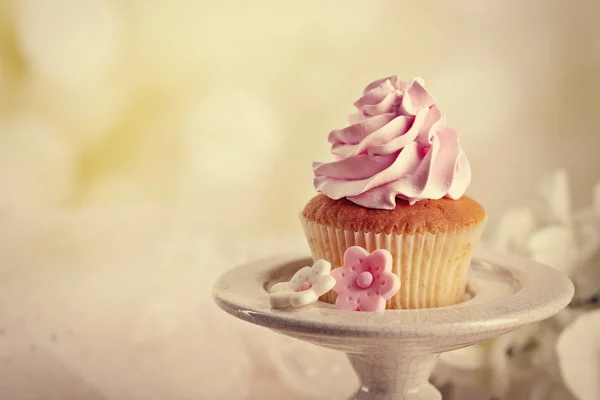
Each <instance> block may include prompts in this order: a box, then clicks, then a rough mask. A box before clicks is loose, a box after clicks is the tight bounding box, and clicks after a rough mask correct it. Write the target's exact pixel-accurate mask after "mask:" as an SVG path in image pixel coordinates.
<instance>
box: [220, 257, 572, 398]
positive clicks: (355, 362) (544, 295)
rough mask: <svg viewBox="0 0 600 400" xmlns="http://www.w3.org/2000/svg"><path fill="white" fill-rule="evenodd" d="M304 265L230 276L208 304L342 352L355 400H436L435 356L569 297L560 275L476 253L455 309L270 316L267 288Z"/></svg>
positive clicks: (536, 316)
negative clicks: (355, 381) (355, 383)
mask: <svg viewBox="0 0 600 400" xmlns="http://www.w3.org/2000/svg"><path fill="white" fill-rule="evenodd" d="M311 264H312V260H311V259H310V258H308V257H302V256H293V255H292V256H281V257H274V258H270V259H266V260H262V261H259V262H256V263H253V264H250V265H245V266H242V267H240V268H236V269H233V270H230V271H228V272H226V273H225V274H223V275H222V276H221V277H220V278H219V280H218V281H217V282H216V283H215V285H214V287H213V296H214V299H215V301H216V302H217V304H218V305H219V307H221V308H222V309H223V310H225V311H226V312H228V313H230V314H232V315H234V316H236V317H238V318H240V319H242V320H245V321H248V322H251V323H253V324H257V325H261V326H264V327H267V328H270V329H272V330H275V331H279V332H280V333H282V334H285V335H288V336H291V337H294V338H297V339H300V340H305V341H308V342H311V343H314V344H316V345H319V346H323V347H327V348H330V349H335V350H340V351H343V352H345V353H346V354H347V355H348V358H349V359H350V362H351V363H352V366H353V367H354V369H355V370H356V373H357V374H358V376H359V378H360V381H361V386H360V388H358V390H357V391H356V393H355V394H354V395H353V396H352V397H351V399H357V400H363V399H365V400H366V399H373V400H440V399H441V395H440V393H439V392H438V391H437V390H436V389H435V388H434V387H433V386H432V385H431V384H430V383H429V382H428V378H429V375H430V373H431V371H432V369H433V367H434V364H435V362H436V359H437V358H438V356H439V354H440V353H442V352H446V351H450V350H454V349H458V348H462V347H466V346H470V345H473V344H475V343H478V342H481V341H484V340H486V339H490V338H492V337H496V336H499V335H502V334H504V333H507V332H510V331H512V330H515V329H517V328H519V327H521V326H523V325H526V324H530V323H533V322H537V321H540V320H543V319H546V318H549V317H551V316H552V315H554V314H556V313H557V312H558V311H560V310H561V309H562V308H564V307H565V306H566V305H567V304H568V303H569V302H570V301H571V298H572V297H573V285H572V283H571V281H570V280H569V279H568V278H567V277H566V276H565V275H564V274H562V273H560V272H558V271H556V270H554V269H552V268H549V267H546V266H544V265H541V264H538V263H536V262H533V261H529V260H525V259H522V258H518V257H514V256H502V255H498V254H494V253H490V252H485V251H483V250H480V251H478V254H477V255H476V257H475V258H474V259H473V262H472V265H471V268H470V271H469V288H468V296H467V297H468V299H467V300H465V301H464V302H463V303H460V304H457V305H454V306H449V307H441V308H433V309H423V310H387V311H386V312H385V313H368V312H349V311H340V310H336V309H335V308H334V307H333V306H332V305H330V304H326V303H322V302H317V303H316V304H312V305H309V306H306V307H302V308H296V309H294V308H290V309H283V310H277V309H271V307H270V306H269V299H268V288H269V287H270V286H272V285H273V284H275V283H277V282H279V281H282V280H286V279H289V278H290V277H291V276H292V275H293V273H294V272H295V271H297V270H298V269H300V268H301V267H303V266H305V265H311ZM324 390H326V389H324Z"/></svg>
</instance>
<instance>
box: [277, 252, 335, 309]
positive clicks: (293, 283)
mask: <svg viewBox="0 0 600 400" xmlns="http://www.w3.org/2000/svg"><path fill="white" fill-rule="evenodd" d="M330 271H331V264H330V263H328V262H327V261H325V260H318V261H317V262H315V263H314V264H313V266H312V267H308V266H306V267H304V268H302V269H300V270H299V271H298V272H296V273H295V274H294V276H293V277H292V279H291V280H290V281H289V282H279V283H276V284H275V285H273V287H272V288H271V294H270V296H269V301H270V303H271V307H273V308H285V307H290V306H292V307H301V306H304V305H307V304H310V303H314V302H315V301H317V299H318V298H319V296H322V295H324V294H325V293H327V292H329V291H330V290H331V288H333V286H334V285H335V279H333V277H331V276H330V275H329V272H330Z"/></svg>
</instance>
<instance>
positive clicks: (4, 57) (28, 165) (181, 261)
mask: <svg viewBox="0 0 600 400" xmlns="http://www.w3.org/2000/svg"><path fill="white" fill-rule="evenodd" d="M599 17H600V7H599V6H598V4H597V2H595V1H593V0H579V1H577V2H575V3H573V2H564V1H560V0H550V1H548V0H531V1H527V2H522V1H518V0H504V1H486V2H478V1H468V0H444V1H440V2H436V3H435V4H434V3H430V2H410V3H409V2H398V1H380V2H362V1H345V2H339V1H330V2H318V1H305V2H300V3H294V4H292V3H290V2H280V1H279V2H278V1H253V2H234V1H218V2H217V1H214V2H206V1H197V0H196V1H187V0H178V1H166V0H164V1H163V0H152V1H142V0H2V1H1V2H0V188H1V189H0V218H2V224H0V225H1V226H0V235H1V236H0V242H1V243H0V260H1V261H0V263H1V264H2V265H1V267H2V268H1V270H0V278H1V281H2V283H0V289H1V292H2V294H1V295H0V299H1V300H2V302H0V306H1V307H2V308H0V312H2V314H1V315H2V318H1V319H0V322H1V321H4V322H2V324H3V325H0V339H3V340H4V345H3V347H1V350H0V368H1V369H2V376H6V377H9V376H10V377H11V379H10V381H11V383H10V384H9V383H8V380H7V381H6V382H0V391H2V392H3V393H10V395H9V396H8V397H6V399H8V400H12V399H15V400H18V399H61V400H67V399H90V400H94V399H109V398H110V399H141V400H146V399H155V398H156V399H163V400H164V399H188V398H189V399H192V398H206V399H210V398H215V399H220V398H229V399H233V398H262V399H265V398H267V399H268V398H270V397H269V396H270V395H269V396H268V395H267V394H265V393H271V394H272V393H277V390H284V389H281V388H282V387H283V388H285V385H283V384H282V382H283V381H285V380H286V379H287V378H286V376H288V375H289V374H288V375H286V374H287V373H288V372H289V370H287V372H285V373H283V372H281V371H279V373H277V371H271V372H265V371H267V369H265V368H269V367H268V366H264V365H263V366H260V365H258V366H257V364H256V357H254V356H252V351H251V350H247V349H248V348H254V349H255V351H263V350H264V349H262V350H261V349H260V346H259V345H258V344H256V343H255V344H254V347H252V345H251V344H248V339H249V338H250V337H254V336H257V335H260V334H262V333H259V332H258V331H255V330H252V328H246V327H243V326H241V325H235V321H233V319H229V318H228V317H227V316H225V315H223V316H221V313H219V312H218V311H214V310H213V308H212V304H211V302H210V296H209V294H208V293H209V288H210V284H211V283H212V281H213V280H214V278H215V277H216V276H217V275H218V273H219V272H220V271H222V270H223V269H226V268H229V267H231V266H233V265H235V264H237V263H241V262H245V261H248V260H249V259H252V258H254V257H258V256H264V255H268V254H270V253H271V252H272V251H274V250H275V249H277V250H282V249H286V248H297V247H298V246H300V247H301V248H304V247H302V246H304V243H303V242H302V238H301V236H300V235H301V229H300V225H299V223H298V221H297V213H298V212H299V211H300V210H301V209H302V207H303V205H304V204H305V203H306V202H307V201H308V199H309V198H310V197H311V196H313V195H314V189H313V187H312V169H311V162H312V161H316V160H320V161H325V160H327V159H328V158H329V144H328V143H327V140H326V139H327V134H328V133H329V131H330V130H332V129H334V128H339V127H342V126H344V125H345V124H346V122H347V120H346V117H347V115H348V114H350V112H351V111H352V103H353V102H354V101H355V100H356V99H357V98H358V97H359V96H360V94H361V91H362V89H363V88H364V86H365V85H366V84H368V83H369V82H371V81H372V80H374V79H377V78H380V77H384V76H388V75H393V74H396V75H398V76H400V77H401V78H410V77H413V76H421V77H422V78H423V79H424V80H425V82H426V83H427V87H428V88H429V89H430V90H431V92H432V93H433V94H434V95H435V96H436V97H437V99H438V101H439V103H440V106H441V108H442V110H443V111H445V112H446V116H447V122H448V124H449V125H451V126H453V127H454V128H455V129H456V130H457V131H458V132H459V134H460V135H461V141H462V145H463V147H464V149H465V150H466V152H467V155H468V157H469V160H470V162H471V165H472V168H473V171H474V176H473V182H472V185H471V187H470V189H469V194H470V195H471V196H473V197H475V198H476V199H478V200H480V201H481V203H482V204H483V205H484V206H485V207H486V209H487V210H488V212H489V215H490V225H489V229H488V232H493V231H494V230H495V229H496V227H497V226H498V224H499V222H500V221H501V218H502V216H503V215H504V213H505V212H506V211H507V210H509V209H511V208H512V207H515V206H518V205H519V204H521V203H522V202H524V201H526V199H527V198H528V197H529V196H531V194H532V185H533V182H537V181H538V180H540V179H542V177H544V176H545V175H547V174H548V173H549V172H550V171H553V170H555V169H557V168H564V171H566V173H567V174H568V175H569V176H570V193H571V194H572V202H573V207H574V208H580V207H583V206H584V205H587V204H590V202H591V201H592V189H591V188H592V186H593V185H594V184H595V183H596V182H597V181H598V180H600V158H599V157H598V156H597V149H598V147H599V145H600V134H599V132H598V127H599V125H600V113H599V112H598V109H599V107H600V79H598V77H597V71H598V69H599V68H600V27H599V26H598V24H597V21H598V18H599ZM209 303H210V304H209ZM198 308H200V309H201V311H200V312H198ZM221 324H229V325H228V326H236V327H238V328H239V329H240V332H241V331H243V330H244V329H249V331H244V332H245V333H244V334H236V333H235V332H234V330H231V329H230V330H227V332H226V335H224V333H223V332H220V331H218V329H219V328H218V327H219V326H220V325H221ZM215 329H217V330H215ZM265 334H266V333H265ZM202 335H204V336H202ZM227 335H229V336H227ZM217 338H218V339H217ZM216 340H221V342H219V343H220V344H221V345H222V346H219V345H216V346H207V345H206V343H213V342H214V341H216ZM255 342H260V340H258V339H257V340H255ZM236 346H237V347H236ZM208 347H210V349H209V348H208ZM256 349H259V350H256ZM207 352H212V353H210V354H212V356H210V357H209V355H207V354H208V353H207ZM280 353H281V352H274V354H276V356H277V357H279V354H280ZM276 356H274V357H276ZM332 357H333V356H332ZM215 359H217V360H219V361H221V363H220V364H219V365H224V366H225V367H223V368H225V370H226V371H227V372H223V371H225V370H220V369H218V368H217V366H216V365H214V363H215V362H217V361H214V360H215ZM208 360H213V361H212V362H208ZM227 360H230V361H227ZM338 361H339V360H338ZM273 362H274V361H273ZM282 362H283V361H282ZM327 362H330V361H324V364H323V365H325V364H326V363H327ZM339 362H341V361H339ZM232 365H234V366H236V367H237V368H235V372H236V373H237V374H238V375H235V374H234V373H233V372H232V371H234V370H233V369H231V366H232ZM261 368H262V369H261ZM344 368H346V367H344ZM119 371H120V372H119ZM337 371H338V372H336V373H341V372H340V371H345V370H344V369H341V370H340V369H339V368H338V370H337ZM211 374H212V375H211ZM292 375H293V374H292ZM225 376H227V379H225ZM209 377H210V378H209ZM241 377H243V378H244V379H245V380H244V379H242V378H241ZM217 378H219V379H222V380H219V379H217ZM288 378H289V376H288ZM223 379H224V380H223ZM234 379H235V382H238V383H239V387H238V386H235V387H234V386H232V385H231V384H230V382H232V381H233V380H234ZM290 379H291V378H290ZM307 379H308V378H307ZM257 382H262V383H261V384H260V385H259V384H257ZM295 383H296V389H298V388H300V387H304V386H306V385H300V384H298V382H297V381H295ZM289 384H290V382H288V388H289ZM2 385H4V386H5V387H3V386H2ZM207 385H212V386H210V389H208V386H207ZM215 385H216V386H215ZM349 385H350V386H351V384H349ZM217 386H218V387H217ZM277 388H279V389H277ZM234 389H235V395H234V394H232V393H233V392H225V391H226V390H234ZM219 390H223V392H219ZM261 390H262V391H263V392H261ZM285 390H287V389H285ZM285 390H284V391H283V392H282V393H286V392H285ZM302 390H305V391H304V392H302ZM315 390H316V389H315ZM344 390H346V388H341V389H340V393H345V392H344ZM297 391H299V392H298V393H299V394H298V396H300V398H308V399H310V398H319V397H318V395H317V394H316V393H317V392H316V391H315V392H310V393H308V392H306V389H298V390H297ZM300 392H302V393H300ZM207 393H208V394H207ZM225 393H227V394H225ZM261 393H262V394H261ZM203 396H204V397H203ZM290 396H291V395H290ZM302 396H304V397H302ZM3 398H4V397H3ZM290 398H291V397H290ZM321 398H330V397H327V396H325V397H321ZM340 398H343V396H342V397H340ZM584 400H587V399H584Z"/></svg>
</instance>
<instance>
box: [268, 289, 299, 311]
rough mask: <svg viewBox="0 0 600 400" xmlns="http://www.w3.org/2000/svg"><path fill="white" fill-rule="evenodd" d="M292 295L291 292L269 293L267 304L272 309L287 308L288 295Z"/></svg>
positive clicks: (288, 304) (288, 302)
mask: <svg viewBox="0 0 600 400" xmlns="http://www.w3.org/2000/svg"><path fill="white" fill-rule="evenodd" d="M292 294H293V293H291V292H277V293H271V294H270V295H269V304H271V307H273V308H286V307H289V306H290V305H291V303H290V295H292Z"/></svg>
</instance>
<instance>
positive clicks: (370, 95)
mask: <svg viewBox="0 0 600 400" xmlns="http://www.w3.org/2000/svg"><path fill="white" fill-rule="evenodd" d="M354 106H355V107H356V109H357V111H356V113H354V114H352V115H350V117H349V122H350V126H347V127H345V128H342V129H336V130H333V131H331V133H330V134H329V142H330V143H331V144H332V146H331V153H332V154H333V155H334V156H335V157H336V161H333V162H329V163H314V164H313V169H314V173H315V178H314V185H315V189H316V190H317V191H319V192H321V193H323V194H325V195H327V196H328V197H330V198H332V199H334V200H337V199H340V198H343V197H346V198H347V199H348V200H350V201H352V202H354V203H356V204H358V205H361V206H364V207H368V208H377V209H393V208H394V207H395V206H396V198H400V199H403V200H406V201H408V202H409V203H410V204H411V205H412V204H414V203H416V202H417V201H420V200H423V199H434V200H437V199H441V198H442V197H449V198H451V199H455V200H456V199H459V198H460V197H462V195H463V194H464V192H465V190H466V188H467V186H468V185H469V183H470V181H471V168H470V166H469V162H468V161H467V158H466V156H465V154H464V151H463V150H462V148H461V147H460V144H459V140H458V135H457V134H456V132H455V131H454V130H453V129H451V128H450V127H447V126H446V124H445V121H444V115H443V114H442V112H441V111H440V109H439V108H438V107H437V105H436V100H435V98H434V97H433V96H432V95H431V94H430V93H429V92H428V91H427V89H425V86H424V82H423V81H422V80H421V79H419V78H416V79H413V80H411V81H409V82H403V81H400V80H399V79H398V78H397V77H396V76H392V77H388V78H384V79H380V80H377V81H375V82H373V83H371V84H370V85H368V86H367V87H366V88H365V90H364V92H363V96H362V97H361V98H360V99H358V100H357V101H356V102H355V103H354Z"/></svg>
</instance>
